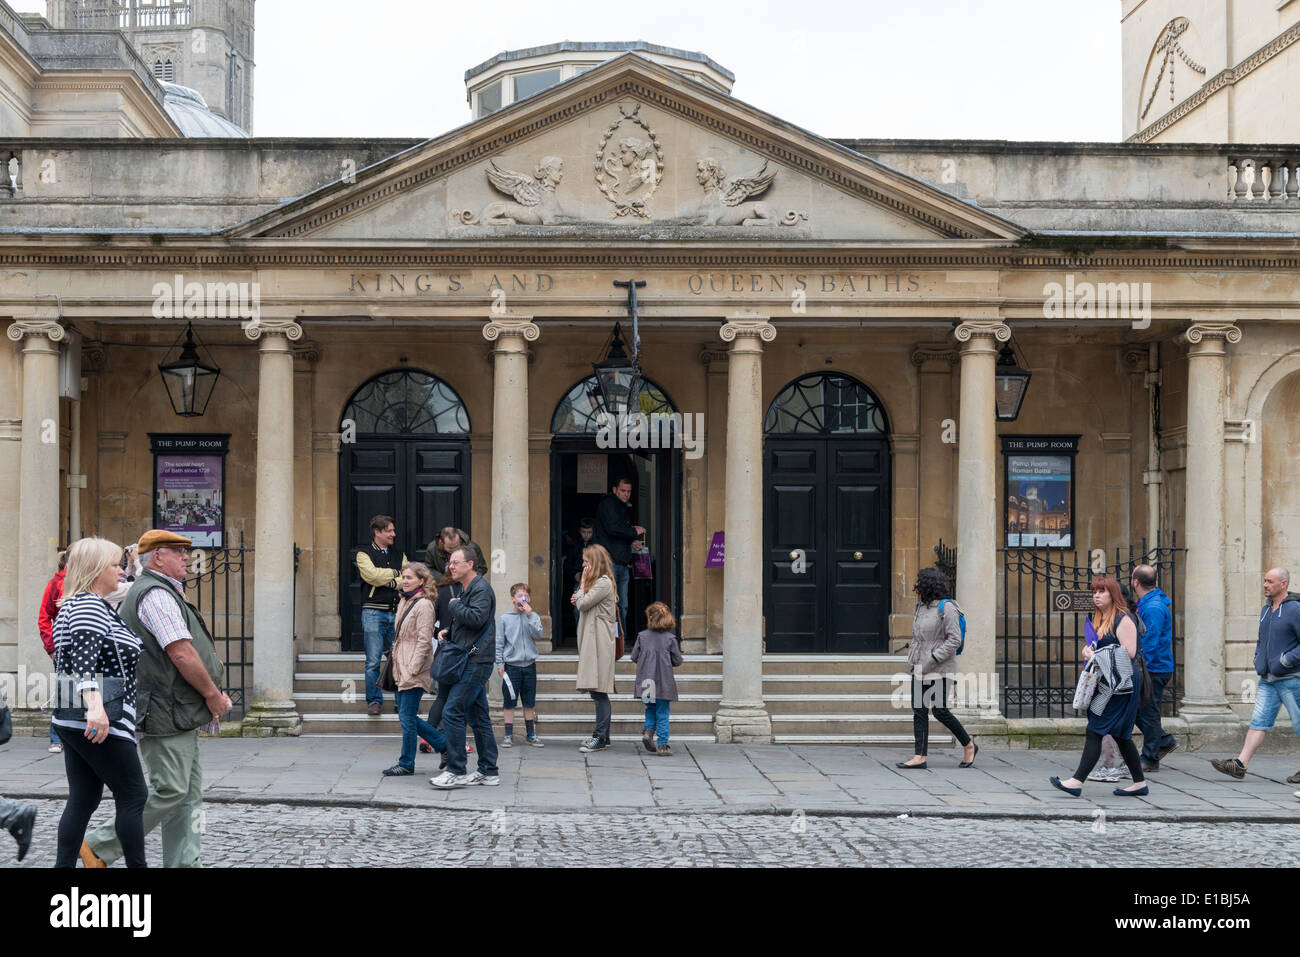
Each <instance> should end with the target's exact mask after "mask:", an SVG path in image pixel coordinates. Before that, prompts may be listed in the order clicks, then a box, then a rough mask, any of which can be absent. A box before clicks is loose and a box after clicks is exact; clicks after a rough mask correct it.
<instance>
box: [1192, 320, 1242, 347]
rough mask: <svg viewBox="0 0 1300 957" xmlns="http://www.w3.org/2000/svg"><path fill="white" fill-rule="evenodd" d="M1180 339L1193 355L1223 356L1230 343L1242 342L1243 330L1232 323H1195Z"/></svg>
mask: <svg viewBox="0 0 1300 957" xmlns="http://www.w3.org/2000/svg"><path fill="white" fill-rule="evenodd" d="M1179 339H1180V340H1181V341H1183V342H1185V343H1187V345H1189V346H1191V347H1192V348H1191V349H1190V350H1189V351H1190V352H1191V354H1192V355H1223V354H1224V351H1225V348H1226V346H1227V344H1228V343H1233V344H1236V343H1238V342H1240V341H1241V330H1240V329H1238V328H1237V327H1236V326H1234V325H1233V324H1232V323H1230V322H1194V323H1192V324H1191V325H1190V326H1188V327H1187V329H1186V330H1185V331H1184V332H1183V334H1182V335H1181V336H1179Z"/></svg>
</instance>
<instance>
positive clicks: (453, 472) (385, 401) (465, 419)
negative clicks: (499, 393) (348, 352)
mask: <svg viewBox="0 0 1300 957" xmlns="http://www.w3.org/2000/svg"><path fill="white" fill-rule="evenodd" d="M340 431H341V432H342V434H343V438H344V442H343V445H342V448H341V449H340V454H339V511H340V514H339V578H340V583H339V584H340V587H339V615H340V616H341V618H342V621H343V635H342V644H343V650H344V651H361V650H363V644H362V636H361V596H362V587H363V582H362V581H361V577H360V575H358V573H357V568H356V563H355V561H354V553H355V549H356V548H357V547H358V546H362V545H365V544H366V543H368V542H369V541H370V537H371V533H370V519H371V517H372V516H375V515H391V516H392V517H393V521H394V524H395V525H396V528H397V541H396V542H395V545H396V547H397V548H398V549H400V550H401V551H402V552H403V553H404V554H405V555H406V557H407V559H408V560H410V561H421V562H422V561H424V560H425V557H424V556H425V547H426V546H427V545H428V543H429V542H430V541H432V540H433V539H434V537H436V535H437V533H438V531H439V530H440V529H441V528H443V527H444V526H447V525H454V526H456V527H457V528H462V529H465V530H466V531H468V532H470V533H471V534H472V531H473V530H472V529H470V528H468V526H467V524H466V523H467V521H468V519H469V514H470V511H469V508H470V471H469V467H470V463H469V416H468V414H467V413H466V412H465V407H464V405H463V403H461V401H460V397H459V396H458V395H456V393H455V392H454V391H453V390H452V389H451V388H450V387H449V386H448V385H447V384H446V383H445V382H442V381H441V380H439V379H437V378H435V377H434V376H431V375H429V374H428V373H423V372H417V371H415V370H411V369H399V370H395V371H391V372H386V373H383V374H381V375H378V376H376V377H375V378H373V379H371V380H369V381H368V382H366V383H365V384H364V385H363V386H362V387H361V388H360V389H358V390H357V392H356V393H354V395H353V397H352V399H351V400H350V401H349V402H348V405H347V407H346V409H345V410H344V414H343V419H342V424H341V427H340ZM349 438H351V439H352V440H353V441H347V440H348V439H349Z"/></svg>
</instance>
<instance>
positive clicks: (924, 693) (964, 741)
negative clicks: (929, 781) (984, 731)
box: [912, 678, 970, 757]
mask: <svg viewBox="0 0 1300 957" xmlns="http://www.w3.org/2000/svg"><path fill="white" fill-rule="evenodd" d="M936 685H937V686H938V692H937V693H936V692H935V686H936ZM918 690H919V693H920V700H917V693H918ZM947 704H948V679H946V678H937V679H933V680H930V681H922V682H921V683H920V688H919V689H918V688H917V683H916V681H915V680H913V682H912V736H913V737H914V738H916V753H917V754H919V755H920V756H921V757H925V756H926V752H927V750H928V748H929V747H930V716H929V714H928V713H927V712H929V711H933V712H934V716H935V717H936V718H938V719H939V723H940V724H942V725H943V726H944V727H945V728H947V729H948V730H949V731H951V732H952V733H953V737H955V738H956V739H957V742H958V743H959V744H960V745H961V746H962V747H963V748H964V747H966V745H968V744H970V735H969V734H967V733H966V729H965V728H963V727H962V726H961V722H960V721H958V720H957V719H956V718H955V717H953V714H952V712H951V711H949V710H948V708H947ZM918 705H919V706H920V707H918Z"/></svg>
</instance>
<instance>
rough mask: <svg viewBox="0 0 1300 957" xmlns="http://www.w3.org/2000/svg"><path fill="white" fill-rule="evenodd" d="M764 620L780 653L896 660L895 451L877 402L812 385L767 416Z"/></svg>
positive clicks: (770, 644)
mask: <svg viewBox="0 0 1300 957" xmlns="http://www.w3.org/2000/svg"><path fill="white" fill-rule="evenodd" d="M765 430H766V432H767V437H766V441H765V445H764V452H763V472H764V483H763V489H764V492H763V497H764V501H763V516H764V517H763V539H764V555H765V558H766V561H765V566H766V570H765V574H764V586H765V587H764V595H763V611H764V617H765V620H766V639H765V640H766V643H767V650H768V651H769V652H774V653H778V654H780V653H807V652H828V653H840V654H862V653H883V652H886V651H888V650H889V612H890V574H889V572H890V552H891V548H892V531H891V509H890V498H891V496H890V491H891V477H890V451H889V441H888V428H887V424H886V422H885V417H884V412H883V410H882V409H881V408H880V405H879V403H878V402H877V401H876V398H875V396H873V395H872V394H871V392H870V391H869V390H867V388H866V387H865V386H863V385H861V384H860V383H858V382H856V381H854V380H853V379H850V378H848V377H847V376H842V375H836V374H833V373H826V374H820V375H810V376H804V377H802V378H800V379H798V380H796V381H795V382H793V383H791V384H790V385H789V386H787V387H786V388H785V389H783V390H782V391H781V392H780V393H779V394H778V395H777V397H776V399H775V400H774V401H773V403H772V406H771V407H770V408H769V409H768V414H767V420H766V422H765Z"/></svg>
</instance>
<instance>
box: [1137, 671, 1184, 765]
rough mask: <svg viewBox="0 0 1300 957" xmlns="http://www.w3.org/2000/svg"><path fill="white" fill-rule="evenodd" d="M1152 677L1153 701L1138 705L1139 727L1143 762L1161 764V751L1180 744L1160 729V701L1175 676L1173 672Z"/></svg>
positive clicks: (1151, 673) (1158, 673)
mask: <svg viewBox="0 0 1300 957" xmlns="http://www.w3.org/2000/svg"><path fill="white" fill-rule="evenodd" d="M1150 675H1151V700H1150V702H1148V703H1147V704H1140V705H1138V727H1139V728H1141V729H1142V760H1143V761H1145V762H1146V763H1147V764H1159V763H1160V750H1161V749H1162V748H1172V747H1173V746H1174V745H1176V744H1177V743H1178V742H1177V741H1176V740H1174V736H1173V735H1172V734H1170V733H1169V732H1168V731H1166V730H1165V729H1164V728H1162V727H1160V699H1161V698H1162V697H1163V696H1164V693H1165V685H1167V684H1169V682H1170V680H1171V679H1172V678H1173V676H1174V674H1173V672H1172V671H1165V672H1159V671H1152V672H1150Z"/></svg>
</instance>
